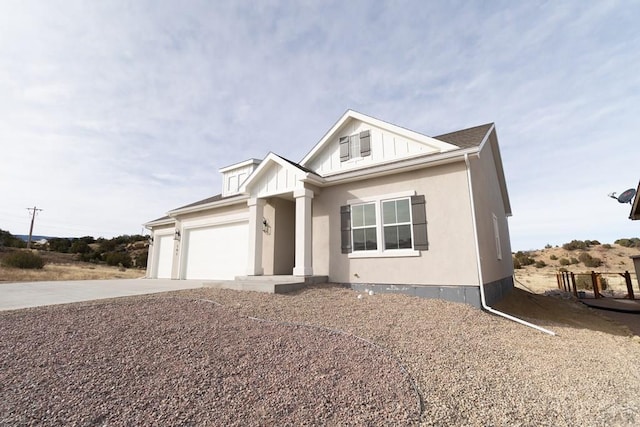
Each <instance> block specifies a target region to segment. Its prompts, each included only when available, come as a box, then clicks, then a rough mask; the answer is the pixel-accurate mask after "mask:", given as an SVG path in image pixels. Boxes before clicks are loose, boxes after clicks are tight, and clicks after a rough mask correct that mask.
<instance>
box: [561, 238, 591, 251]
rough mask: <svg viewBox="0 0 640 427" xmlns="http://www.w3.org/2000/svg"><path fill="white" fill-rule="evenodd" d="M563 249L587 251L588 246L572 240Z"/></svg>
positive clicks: (580, 241)
mask: <svg viewBox="0 0 640 427" xmlns="http://www.w3.org/2000/svg"><path fill="white" fill-rule="evenodd" d="M562 248H563V249H564V250H567V251H575V250H576V249H587V244H586V243H585V242H583V241H582V240H572V241H570V242H569V243H565V244H564V245H562Z"/></svg>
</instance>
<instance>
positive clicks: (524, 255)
mask: <svg viewBox="0 0 640 427" xmlns="http://www.w3.org/2000/svg"><path fill="white" fill-rule="evenodd" d="M514 258H515V259H516V260H517V261H518V262H519V263H520V265H521V266H525V265H531V264H533V263H535V262H536V261H535V260H534V259H533V258H532V257H531V256H530V254H529V252H523V251H518V252H516V254H515V255H514Z"/></svg>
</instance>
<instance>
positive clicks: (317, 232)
mask: <svg viewBox="0 0 640 427" xmlns="http://www.w3.org/2000/svg"><path fill="white" fill-rule="evenodd" d="M411 190H415V192H416V194H418V195H420V194H422V195H424V196H425V199H426V212H427V230H428V239H429V249H428V250H427V251H421V252H420V256H418V257H402V258H396V257H393V258H349V256H348V254H343V253H341V242H340V206H342V205H345V204H347V201H348V200H353V199H358V198H366V197H376V196H382V195H386V194H394V193H399V192H404V191H411ZM474 247H475V244H474V234H473V226H472V221H471V207H470V201H469V196H468V191H467V178H466V167H465V164H464V162H463V161H461V162H457V163H454V164H448V165H442V166H437V167H431V168H425V169H421V170H416V171H411V172H406V173H402V174H395V175H390V176H386V177H380V178H374V179H368V180H361V181H358V182H353V183H348V184H343V185H339V186H333V187H328V188H324V189H323V190H322V191H321V192H320V193H319V194H316V195H315V197H314V200H313V270H314V274H318V275H327V276H329V280H331V281H334V282H340V283H387V284H422V285H476V286H477V283H478V280H477V269H476V268H477V267H476V265H477V264H476V258H475V251H474Z"/></svg>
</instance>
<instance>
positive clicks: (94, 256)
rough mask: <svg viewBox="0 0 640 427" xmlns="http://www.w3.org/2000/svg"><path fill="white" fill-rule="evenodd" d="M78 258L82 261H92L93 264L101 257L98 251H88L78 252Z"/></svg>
mask: <svg viewBox="0 0 640 427" xmlns="http://www.w3.org/2000/svg"><path fill="white" fill-rule="evenodd" d="M78 259H79V260H80V261H84V262H93V263H95V264H97V263H99V262H100V261H102V257H101V256H100V252H93V251H89V252H86V253H83V254H78Z"/></svg>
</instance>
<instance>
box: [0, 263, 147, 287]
mask: <svg viewBox="0 0 640 427" xmlns="http://www.w3.org/2000/svg"><path fill="white" fill-rule="evenodd" d="M142 276H144V270H137V269H127V270H125V271H120V270H119V269H118V267H109V266H106V265H93V264H47V265H45V266H44V268H43V269H42V270H22V269H19V268H6V267H0V283H2V282H42V281H57V280H104V279H135V278H138V277H142Z"/></svg>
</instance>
